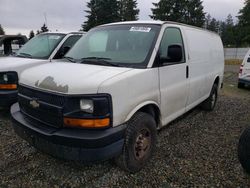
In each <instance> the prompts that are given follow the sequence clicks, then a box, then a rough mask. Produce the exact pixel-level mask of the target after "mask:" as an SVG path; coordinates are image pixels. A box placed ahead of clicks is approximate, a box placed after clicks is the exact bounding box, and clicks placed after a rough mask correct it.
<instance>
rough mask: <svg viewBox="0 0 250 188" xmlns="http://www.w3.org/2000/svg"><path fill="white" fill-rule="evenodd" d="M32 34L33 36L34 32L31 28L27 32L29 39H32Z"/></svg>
mask: <svg viewBox="0 0 250 188" xmlns="http://www.w3.org/2000/svg"><path fill="white" fill-rule="evenodd" d="M34 36H35V33H34V31H33V30H31V31H30V34H29V40H30V39H32V38H33V37H34Z"/></svg>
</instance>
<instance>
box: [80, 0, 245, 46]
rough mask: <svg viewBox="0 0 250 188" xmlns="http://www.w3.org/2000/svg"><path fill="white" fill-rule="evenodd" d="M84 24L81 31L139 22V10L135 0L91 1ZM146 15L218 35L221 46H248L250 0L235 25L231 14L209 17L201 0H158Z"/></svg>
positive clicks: (88, 4)
mask: <svg viewBox="0 0 250 188" xmlns="http://www.w3.org/2000/svg"><path fill="white" fill-rule="evenodd" d="M87 8H88V10H85V12H86V13H87V16H86V21H85V22H84V23H83V24H82V30H84V31H88V30H89V29H91V28H92V27H95V26H97V25H101V24H105V23H111V22H117V21H131V20H138V15H139V9H138V8H137V1H136V0H90V1H89V2H88V3H87ZM151 12H152V14H151V15H149V16H150V18H151V19H153V20H163V21H164V20H167V21H174V22H180V23H185V24H188V25H193V26H197V27H202V28H205V29H208V30H211V31H214V32H216V33H218V34H219V35H220V36H221V38H222V41H223V44H224V46H231V47H240V46H248V45H250V32H249V31H250V0H245V3H244V7H243V8H242V9H241V10H240V11H239V14H238V16H237V18H238V22H237V23H235V22H234V19H233V17H232V15H231V14H229V15H228V16H227V18H226V19H225V20H223V21H221V20H216V19H215V18H212V16H211V15H210V14H207V13H205V12H204V7H203V3H202V0H178V1H177V0H159V2H158V3H153V8H152V9H151Z"/></svg>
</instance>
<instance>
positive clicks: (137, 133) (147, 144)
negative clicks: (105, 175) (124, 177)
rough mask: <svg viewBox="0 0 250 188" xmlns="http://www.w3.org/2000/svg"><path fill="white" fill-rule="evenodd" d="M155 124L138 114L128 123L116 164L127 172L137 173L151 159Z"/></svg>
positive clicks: (140, 113)
mask: <svg viewBox="0 0 250 188" xmlns="http://www.w3.org/2000/svg"><path fill="white" fill-rule="evenodd" d="M156 137H157V131H156V122H155V120H154V118H153V117H152V116H151V115H149V114H147V113H143V112H138V113H136V114H135V115H134V117H133V118H132V119H131V120H130V121H129V123H128V128H127V131H126V135H125V143H124V147H123V151H122V153H121V155H120V156H118V157H117V158H116V159H115V162H116V164H117V165H118V166H119V167H121V168H122V169H124V170H126V171H129V172H132V173H133V172H137V171H139V170H141V169H142V168H143V166H145V165H146V163H147V162H148V161H149V160H150V159H151V157H152V154H153V151H154V150H155V146H156Z"/></svg>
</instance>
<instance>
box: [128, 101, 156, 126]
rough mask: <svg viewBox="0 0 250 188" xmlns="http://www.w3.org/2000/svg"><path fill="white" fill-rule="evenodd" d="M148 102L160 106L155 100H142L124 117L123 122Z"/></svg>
mask: <svg viewBox="0 0 250 188" xmlns="http://www.w3.org/2000/svg"><path fill="white" fill-rule="evenodd" d="M149 104H153V105H156V106H157V107H158V108H159V109H160V106H159V105H158V104H157V103H156V102H155V101H144V102H142V103H140V104H139V105H137V106H136V107H135V108H134V109H133V110H132V111H131V112H130V113H129V114H128V115H127V117H126V119H125V122H127V121H128V120H130V119H131V117H132V116H133V115H134V114H135V113H136V112H137V111H138V110H140V109H141V108H142V107H144V106H147V105H149Z"/></svg>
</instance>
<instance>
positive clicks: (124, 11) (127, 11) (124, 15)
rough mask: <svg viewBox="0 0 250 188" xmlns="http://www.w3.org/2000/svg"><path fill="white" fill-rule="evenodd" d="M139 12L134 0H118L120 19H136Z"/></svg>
mask: <svg viewBox="0 0 250 188" xmlns="http://www.w3.org/2000/svg"><path fill="white" fill-rule="evenodd" d="M139 12H140V10H139V9H137V1H136V0H120V17H121V20H122V21H134V20H138V15H139Z"/></svg>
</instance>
